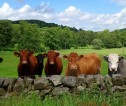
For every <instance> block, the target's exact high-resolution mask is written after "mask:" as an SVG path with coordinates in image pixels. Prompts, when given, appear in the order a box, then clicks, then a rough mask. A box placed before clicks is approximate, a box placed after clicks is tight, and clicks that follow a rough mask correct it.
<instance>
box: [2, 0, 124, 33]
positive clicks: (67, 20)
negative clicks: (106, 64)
mask: <svg viewBox="0 0 126 106" xmlns="http://www.w3.org/2000/svg"><path fill="white" fill-rule="evenodd" d="M125 14H126V0H0V19H10V20H19V19H39V20H43V21H46V22H53V23H56V24H60V25H61V24H62V25H67V26H71V27H76V28H82V29H85V30H94V31H101V30H105V29H109V30H115V29H120V28H126V15H125Z"/></svg>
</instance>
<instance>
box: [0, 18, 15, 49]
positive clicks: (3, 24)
mask: <svg viewBox="0 0 126 106" xmlns="http://www.w3.org/2000/svg"><path fill="white" fill-rule="evenodd" d="M12 33H13V32H12V24H11V21H9V20H3V21H0V48H4V47H7V46H9V45H10V44H11V39H12Z"/></svg>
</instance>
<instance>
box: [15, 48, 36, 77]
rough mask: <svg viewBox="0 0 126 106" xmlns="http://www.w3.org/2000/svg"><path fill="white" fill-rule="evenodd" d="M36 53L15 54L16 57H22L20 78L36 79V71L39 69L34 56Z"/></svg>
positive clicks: (21, 51)
mask: <svg viewBox="0 0 126 106" xmlns="http://www.w3.org/2000/svg"><path fill="white" fill-rule="evenodd" d="M33 54H34V51H28V50H20V51H19V52H14V55H15V56H17V57H20V61H19V64H18V76H19V77H22V78H24V77H25V76H27V77H31V78H35V71H36V68H37V59H36V57H35V56H33Z"/></svg>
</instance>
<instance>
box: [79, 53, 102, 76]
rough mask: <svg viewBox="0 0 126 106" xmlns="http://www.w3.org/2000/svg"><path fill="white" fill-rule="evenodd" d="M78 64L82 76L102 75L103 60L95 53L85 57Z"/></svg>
mask: <svg viewBox="0 0 126 106" xmlns="http://www.w3.org/2000/svg"><path fill="white" fill-rule="evenodd" d="M81 57H82V56H81ZM78 64H79V67H80V70H81V74H85V75H94V74H100V71H101V58H100V57H99V56H98V55H97V54H95V53H91V54H85V55H83V57H82V58H81V59H80V60H79V63H78Z"/></svg>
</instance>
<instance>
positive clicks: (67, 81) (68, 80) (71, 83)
mask: <svg viewBox="0 0 126 106" xmlns="http://www.w3.org/2000/svg"><path fill="white" fill-rule="evenodd" d="M76 84H77V78H76V77H73V76H65V77H64V78H63V85H64V86H67V87H75V86H76Z"/></svg>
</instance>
